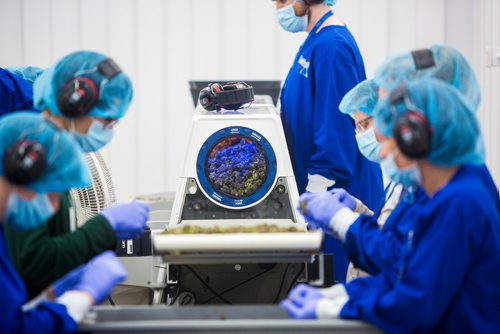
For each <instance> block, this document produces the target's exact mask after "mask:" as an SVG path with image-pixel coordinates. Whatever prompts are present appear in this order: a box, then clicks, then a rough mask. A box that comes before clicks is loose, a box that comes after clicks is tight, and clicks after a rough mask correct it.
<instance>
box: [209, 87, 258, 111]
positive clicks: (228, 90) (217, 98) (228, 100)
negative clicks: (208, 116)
mask: <svg viewBox="0 0 500 334" xmlns="http://www.w3.org/2000/svg"><path fill="white" fill-rule="evenodd" d="M253 100H254V92H253V87H252V86H250V85H248V84H247V83H245V82H228V83H226V84H224V85H221V84H218V83H212V84H209V85H208V87H206V88H203V89H202V90H201V91H200V95H199V101H200V104H201V105H202V107H203V108H204V109H205V110H208V111H213V110H217V111H219V110H220V109H222V108H224V109H227V110H237V109H240V108H243V107H244V106H245V105H246V104H248V103H251V102H253Z"/></svg>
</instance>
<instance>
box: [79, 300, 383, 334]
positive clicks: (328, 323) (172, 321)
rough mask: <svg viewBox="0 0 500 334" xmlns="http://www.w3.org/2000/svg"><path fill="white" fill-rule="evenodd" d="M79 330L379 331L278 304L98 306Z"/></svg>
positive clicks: (157, 331)
mask: <svg viewBox="0 0 500 334" xmlns="http://www.w3.org/2000/svg"><path fill="white" fill-rule="evenodd" d="M80 332H82V333H160V332H161V333H235V332H238V333H283V334H290V333H380V331H379V330H377V329H376V328H374V327H372V326H370V325H367V324H365V323H362V322H358V321H347V320H339V319H335V320H293V319H289V318H288V316H287V314H286V313H285V312H284V311H283V310H281V309H280V308H279V307H278V306H274V305H273V306H269V305H251V306H250V305H239V306H236V305H235V306H233V305H231V306H186V307H167V306H122V307H110V306H100V307H96V308H94V310H93V312H91V313H90V314H89V315H88V316H87V317H86V319H84V321H83V322H82V324H81V326H80Z"/></svg>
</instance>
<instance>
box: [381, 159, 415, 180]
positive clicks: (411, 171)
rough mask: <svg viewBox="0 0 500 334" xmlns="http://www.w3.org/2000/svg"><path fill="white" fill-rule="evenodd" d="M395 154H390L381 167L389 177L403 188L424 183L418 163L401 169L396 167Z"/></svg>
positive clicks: (383, 160)
mask: <svg viewBox="0 0 500 334" xmlns="http://www.w3.org/2000/svg"><path fill="white" fill-rule="evenodd" d="M395 158H396V157H395V156H394V154H392V153H391V154H389V155H388V156H387V157H385V158H384V159H382V162H381V165H382V169H383V170H384V172H385V173H386V174H387V176H388V177H389V178H390V179H391V180H393V181H394V182H396V183H399V184H402V185H403V186H407V187H409V186H416V185H420V184H421V183H422V174H420V169H418V166H417V164H416V163H414V164H412V165H411V166H409V167H406V168H399V167H398V165H396V160H395Z"/></svg>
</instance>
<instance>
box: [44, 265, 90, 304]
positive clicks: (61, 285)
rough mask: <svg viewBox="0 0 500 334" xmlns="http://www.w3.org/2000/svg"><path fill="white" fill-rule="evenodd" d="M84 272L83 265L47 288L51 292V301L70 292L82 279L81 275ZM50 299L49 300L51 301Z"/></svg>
mask: <svg viewBox="0 0 500 334" xmlns="http://www.w3.org/2000/svg"><path fill="white" fill-rule="evenodd" d="M84 270H85V265H81V266H79V267H78V268H76V269H73V270H72V271H70V272H69V273H67V274H66V275H65V276H63V277H61V278H60V279H58V280H57V281H55V282H54V283H52V285H51V286H50V288H49V291H50V289H51V292H52V294H53V296H51V297H52V298H53V299H55V298H58V297H61V296H62V294H63V293H65V292H66V291H68V290H72V289H73V288H74V287H75V286H76V285H77V284H78V282H80V279H81V277H82V273H83V272H84ZM52 298H51V299H52Z"/></svg>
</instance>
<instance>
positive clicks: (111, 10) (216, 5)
mask: <svg viewBox="0 0 500 334" xmlns="http://www.w3.org/2000/svg"><path fill="white" fill-rule="evenodd" d="M473 3H474V4H473ZM499 3H500V0H477V1H468V0H339V5H338V8H337V9H336V11H337V12H338V14H339V15H340V17H341V18H342V19H344V21H346V22H347V24H348V26H349V27H350V28H351V30H352V32H353V34H354V35H355V37H356V38H357V40H358V42H359V44H360V47H361V50H362V53H363V56H364V58H365V62H366V66H367V73H368V76H371V75H372V74H373V71H374V69H375V68H376V67H377V65H378V64H380V63H381V62H382V61H383V60H384V58H385V57H386V56H387V55H389V54H390V53H394V52H400V51H405V50H408V49H413V48H417V47H426V46H429V45H431V44H433V43H445V42H446V43H449V44H451V45H454V46H456V47H458V48H459V49H460V50H462V51H463V52H464V53H465V54H466V55H467V56H468V57H469V59H470V60H471V61H472V62H473V63H474V64H475V66H476V68H477V69H478V74H479V75H480V77H481V80H482V83H483V92H484V99H483V100H484V104H483V107H484V108H483V110H482V112H481V113H480V117H481V120H482V121H483V127H484V128H483V129H484V134H485V136H486V143H487V148H488V152H489V163H490V167H491V168H492V170H493V171H494V175H495V177H496V180H497V181H500V150H499V149H498V148H496V150H495V143H497V142H498V141H499V137H498V136H499V133H500V131H498V130H497V128H499V126H500V121H499V112H500V103H499V102H500V101H499V99H500V94H498V88H500V82H499V81H500V75H499V72H498V71H500V69H494V70H486V69H484V68H483V66H482V63H481V61H480V59H481V57H480V55H481V54H482V53H481V50H480V49H479V48H481V47H484V45H485V44H496V45H497V46H500V26H499V22H500V5H499ZM273 6H274V4H273V3H272V2H271V1H269V0H182V1H179V0H175V1H174V0H0V31H2V34H0V45H1V48H2V49H1V52H0V66H2V67H4V66H8V65H27V64H29V65H37V66H41V67H44V66H48V65H49V64H51V63H52V62H54V61H55V60H57V59H58V58H60V57H61V56H63V55H64V54H66V53H68V52H70V51H73V50H76V49H82V48H84V49H93V50H98V51H101V52H104V53H107V54H109V55H110V56H112V57H113V58H115V60H117V62H118V63H119V64H120V65H121V66H122V67H123V68H124V70H125V71H126V72H127V73H128V74H129V75H130V76H131V77H132V80H133V82H134V86H135V97H134V102H133V104H132V108H131V111H130V112H129V114H128V115H127V116H126V117H125V119H124V120H123V121H122V122H120V124H119V126H118V127H117V131H116V136H115V138H114V140H113V142H112V144H111V145H110V146H109V147H108V148H107V149H105V152H104V155H105V158H106V160H107V161H108V163H109V166H110V169H111V172H112V174H113V177H114V181H115V185H116V187H117V194H118V197H119V198H121V199H124V198H128V197H131V196H133V195H137V194H145V193H153V192H161V191H167V190H168V191H172V190H174V189H175V185H176V176H177V174H178V173H179V171H180V168H181V165H182V163H183V156H184V152H185V150H186V149H187V148H186V138H187V136H188V132H189V126H190V117H191V114H192V109H193V105H192V100H191V96H190V93H189V89H188V85H187V81H188V80H193V79H198V80H213V79H235V78H236V79H283V78H284V77H285V75H286V72H287V71H288V68H289V66H290V65H291V61H292V58H293V56H294V54H295V51H296V49H297V48H298V46H299V45H300V43H301V42H302V40H303V39H304V37H305V34H297V35H292V34H288V33H286V32H284V31H282V30H281V29H280V28H279V27H278V25H277V23H276V21H275V18H274V10H273ZM479 41H480V43H479ZM495 92H497V93H495ZM494 110H496V111H497V112H496V113H494V112H492V111H494ZM487 111H491V112H487ZM495 130H497V131H495Z"/></svg>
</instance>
